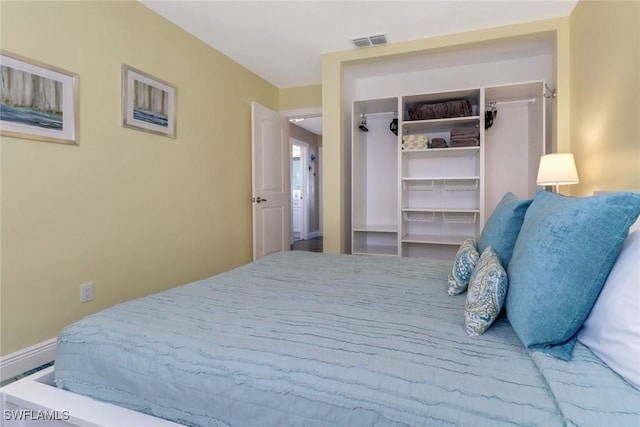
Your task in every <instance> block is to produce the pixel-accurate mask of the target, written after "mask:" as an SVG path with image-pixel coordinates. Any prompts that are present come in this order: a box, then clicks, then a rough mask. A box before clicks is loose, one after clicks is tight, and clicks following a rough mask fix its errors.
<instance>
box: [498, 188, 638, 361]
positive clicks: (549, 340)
mask: <svg viewBox="0 0 640 427" xmlns="http://www.w3.org/2000/svg"><path fill="white" fill-rule="evenodd" d="M639 214H640V194H633V193H609V194H602V195H597V196H592V197H583V198H573V197H566V196H563V195H560V194H555V193H549V192H547V191H542V190H540V191H538V193H537V194H536V198H535V199H534V200H533V203H531V206H530V207H529V209H528V210H527V214H526V216H525V218H524V223H523V224H522V229H521V230H520V235H519V236H518V241H517V242H516V245H515V247H514V249H513V257H512V258H511V262H510V263H509V268H508V270H507V272H508V274H509V293H508V294H507V300H506V307H507V318H508V319H509V321H510V322H511V325H512V326H513V329H514V330H515V331H516V334H517V335H518V337H519V338H520V340H521V341H522V343H523V344H524V345H525V346H526V347H527V348H528V349H530V350H540V351H543V352H545V353H549V354H551V355H553V356H556V357H559V358H561V359H564V360H569V359H570V358H571V354H572V353H573V348H574V346H575V343H576V333H577V332H578V329H579V328H580V326H581V325H582V323H583V322H584V321H585V319H586V318H587V316H588V314H589V312H590V311H591V308H592V307H593V304H594V303H595V301H596V298H597V297H598V295H599V294H600V290H601V289H602V287H603V285H604V283H605V280H606V279H607V276H608V275H609V272H610V271H611V268H612V267H613V264H614V262H615V260H616V257H617V256H618V253H619V252H620V248H621V246H622V243H623V241H624V240H625V238H626V237H627V234H628V232H629V227H630V226H631V224H633V222H634V221H635V220H636V218H638V215H639Z"/></svg>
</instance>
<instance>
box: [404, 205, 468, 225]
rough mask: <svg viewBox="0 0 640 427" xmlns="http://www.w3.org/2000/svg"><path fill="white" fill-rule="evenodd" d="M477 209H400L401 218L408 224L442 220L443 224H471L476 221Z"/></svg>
mask: <svg viewBox="0 0 640 427" xmlns="http://www.w3.org/2000/svg"><path fill="white" fill-rule="evenodd" d="M479 213H480V210H479V209H429V208H424V209H413V208H404V209H402V217H403V219H404V220H405V221H409V222H433V221H435V220H436V219H442V221H443V222H445V223H455V224H473V223H475V222H476V221H477V220H478V214H479Z"/></svg>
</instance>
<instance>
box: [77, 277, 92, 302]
mask: <svg viewBox="0 0 640 427" xmlns="http://www.w3.org/2000/svg"><path fill="white" fill-rule="evenodd" d="M91 300H93V282H89V283H85V284H84V285H80V302H81V303H82V302H88V301H91Z"/></svg>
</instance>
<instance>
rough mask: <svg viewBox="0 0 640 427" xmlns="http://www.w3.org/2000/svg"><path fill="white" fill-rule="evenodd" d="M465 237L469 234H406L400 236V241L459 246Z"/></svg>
mask: <svg viewBox="0 0 640 427" xmlns="http://www.w3.org/2000/svg"><path fill="white" fill-rule="evenodd" d="M467 237H469V236H466V237H463V236H450V235H437V234H406V235H404V236H403V237H402V243H422V244H431V245H452V246H459V245H461V244H462V242H463V241H464V240H465V239H466V238H467Z"/></svg>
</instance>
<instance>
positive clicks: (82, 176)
mask: <svg viewBox="0 0 640 427" xmlns="http://www.w3.org/2000/svg"><path fill="white" fill-rule="evenodd" d="M1 26H2V28H1V31H2V33H1V35H2V39H1V41H2V48H3V49H6V50H8V51H11V52H14V53H17V54H20V55H23V56H26V57H29V58H33V59H37V60H38V61H42V62H45V63H48V64H52V65H55V66H57V67H60V68H63V69H66V70H69V71H72V72H75V73H77V74H78V75H79V79H80V117H79V121H80V130H79V135H80V144H79V145H78V146H69V145H61V144H54V143H47V142H38V141H29V140H24V139H15V138H8V137H3V138H2V142H1V144H2V145H1V168H2V169H1V179H2V181H1V182H2V185H1V189H2V192H1V204H2V212H1V213H2V221H1V227H2V228H1V230H2V240H1V244H2V246H1V248H2V266H1V268H2V272H1V280H2V282H1V286H0V290H1V297H2V299H1V303H0V304H1V315H0V318H1V320H2V326H1V327H2V329H1V334H0V335H1V337H2V338H1V346H2V348H1V349H0V350H1V354H3V355H5V354H8V353H11V352H14V351H16V350H18V349H21V348H24V347H27V346H30V345H34V344H36V343H38V342H41V341H43V340H46V339H49V338H52V337H54V336H56V335H57V334H58V332H59V331H60V329H61V328H62V327H63V326H64V325H66V324H68V323H70V322H72V321H75V320H77V319H79V318H80V317H81V316H83V315H85V314H88V313H91V312H95V311H97V310H99V309H101V308H104V307H107V306H111V305H113V304H115V303H118V302H121V301H125V300H128V299H131V298H135V297H139V296H142V295H146V294H149V293H151V292H154V291H159V290H162V289H166V288H169V287H172V286H176V285H180V284H183V283H186V282H189V281H193V280H196V279H199V278H203V277H206V276H209V275H212V274H215V273H218V272H221V271H223V270H227V269H229V268H231V267H234V266H238V265H240V264H243V263H246V262H248V261H250V260H251V256H252V250H251V242H252V238H251V233H252V231H251V230H252V227H251V204H250V198H251V126H250V123H251V114H250V102H251V101H252V100H256V101H258V102H260V103H262V104H264V105H266V106H268V107H270V108H272V109H274V110H278V108H279V101H278V99H279V91H278V89H277V88H276V87H274V86H272V85H270V84H268V83H267V82H265V81H264V80H262V79H260V78H258V77H257V76H256V75H255V74H252V73H251V72H249V71H247V70H246V69H244V68H242V67H241V66H239V65H238V64H237V63H235V62H233V61H231V60H230V59H228V58H227V57H225V56H223V55H222V54H220V53H218V52H217V51H215V50H213V49H211V48H210V47H208V46H206V45H205V44H203V43H202V42H200V41H198V40H197V39H195V38H194V37H192V36H190V35H188V34H187V33H185V32H184V31H182V30H180V29H179V28H177V27H176V26H174V25H173V24H171V23H169V22H168V21H166V20H165V19H163V18H161V17H160V16H158V15H156V14H155V13H153V12H151V11H150V10H148V9H147V8H145V7H144V6H142V5H140V4H139V3H137V2H112V1H104V2H38V3H35V2H6V1H3V2H2V14H1ZM123 63H125V64H128V65H130V66H133V67H135V68H138V69H140V70H143V71H145V72H147V73H149V74H151V75H154V76H157V77H158V78H161V79H163V80H166V81H168V82H170V83H172V84H174V85H176V86H177V111H178V123H177V139H170V138H165V137H162V136H157V135H153V134H149V133H145V132H140V131H137V130H132V129H126V128H123V127H121V126H120V101H121V99H120V93H121V86H120V85H121V66H122V64H123ZM89 281H93V282H94V283H95V300H94V301H93V302H90V303H86V304H80V303H79V286H80V285H81V284H82V283H85V282H89Z"/></svg>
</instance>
